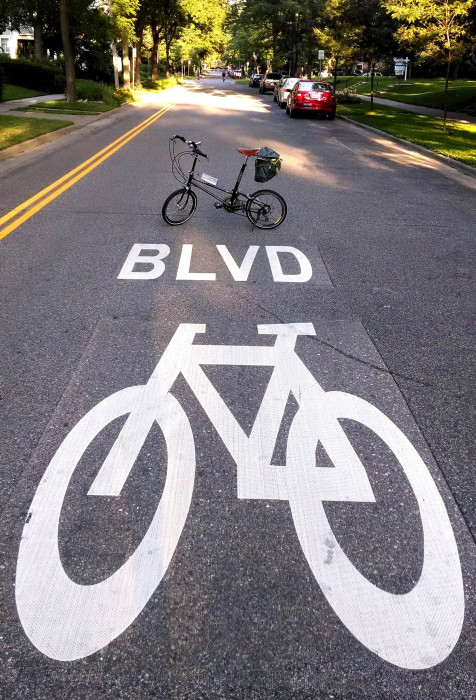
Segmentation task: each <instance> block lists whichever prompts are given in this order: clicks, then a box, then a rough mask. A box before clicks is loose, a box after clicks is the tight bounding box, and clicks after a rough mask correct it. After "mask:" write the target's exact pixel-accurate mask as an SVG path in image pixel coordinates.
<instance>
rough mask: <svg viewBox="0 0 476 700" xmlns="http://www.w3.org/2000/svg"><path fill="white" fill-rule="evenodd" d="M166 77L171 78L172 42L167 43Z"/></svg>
mask: <svg viewBox="0 0 476 700" xmlns="http://www.w3.org/2000/svg"><path fill="white" fill-rule="evenodd" d="M165 77H166V78H170V42H169V41H166V42H165Z"/></svg>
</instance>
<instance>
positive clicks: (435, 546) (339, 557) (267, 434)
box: [16, 246, 464, 669]
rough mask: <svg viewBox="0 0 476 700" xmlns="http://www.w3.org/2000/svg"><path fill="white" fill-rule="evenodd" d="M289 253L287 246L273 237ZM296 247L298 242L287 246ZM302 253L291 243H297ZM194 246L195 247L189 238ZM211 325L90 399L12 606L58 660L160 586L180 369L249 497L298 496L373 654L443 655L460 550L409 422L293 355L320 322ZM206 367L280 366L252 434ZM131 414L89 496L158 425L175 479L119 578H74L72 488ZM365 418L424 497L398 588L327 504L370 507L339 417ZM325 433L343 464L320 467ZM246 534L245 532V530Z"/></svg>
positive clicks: (348, 613)
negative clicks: (222, 336) (117, 423)
mask: <svg viewBox="0 0 476 700" xmlns="http://www.w3.org/2000/svg"><path fill="white" fill-rule="evenodd" d="M270 248H271V250H272V251H274V252H276V250H277V249H278V250H281V249H282V248H283V247H282V246H281V247H280V246H270ZM285 250H286V251H288V248H287V247H286V248H285ZM292 250H295V249H292ZM189 251H190V255H191V246H189ZM205 330H206V327H205V326H204V325H203V324H181V325H180V326H179V327H178V328H177V330H176V332H175V334H174V336H173V338H172V340H171V341H170V343H169V345H168V346H167V348H166V349H165V351H164V353H163V355H162V357H161V359H160V361H159V362H158V364H157V366H156V368H155V370H154V372H153V373H152V375H151V376H150V378H149V380H148V382H147V383H146V384H144V385H140V386H133V387H130V388H126V389H122V390H121V391H118V392H116V393H115V394H113V395H111V396H109V397H108V398H106V399H104V400H103V401H101V403H99V404H98V405H97V406H95V407H94V408H92V409H91V410H90V411H89V412H88V413H87V414H86V415H85V416H84V417H83V418H82V419H81V420H80V421H79V423H78V424H77V425H76V426H75V427H74V428H73V429H72V430H71V432H70V433H69V435H68V436H67V437H66V438H65V440H64V441H63V442H62V444H61V445H60V447H59V449H58V451H57V452H56V454H55V456H54V457H53V459H52V460H51V462H50V464H49V466H48V468H47V470H46V472H45V475H44V476H43V478H42V480H41V482H40V484H39V486H38V489H37V491H36V494H35V496H34V498H33V502H32V504H31V507H30V510H29V515H28V518H27V521H26V523H25V526H24V529H23V536H22V540H21V543H20V550H19V555H18V565H17V576H16V601H17V608H18V613H19V616H20V619H21V622H22V625H23V627H24V630H25V632H26V634H27V635H28V637H29V639H30V640H31V641H32V643H33V644H34V645H35V646H36V647H37V648H38V649H39V650H40V651H42V652H43V653H44V654H46V655H47V656H50V657H52V658H54V659H58V660H73V659H78V658H82V657H84V656H87V655H89V654H92V653H94V652H95V651H98V650H99V649H101V648H102V647H103V646H105V645H106V644H108V643H110V642H111V641H112V640H113V639H114V638H115V637H117V636H118V635H119V634H121V633H122V632H123V631H124V630H126V629H127V627H128V626H129V625H130V624H132V622H133V621H134V620H135V618H136V617H137V616H138V615H139V614H140V612H141V611H142V609H143V608H144V606H145V605H146V604H147V602H148V600H149V598H150V597H151V595H152V594H153V593H154V591H155V589H156V588H157V586H158V585H159V583H160V581H161V580H162V577H163V575H164V573H165V571H166V570H167V567H168V566H169V564H170V561H171V559H172V556H173V553H174V551H175V548H176V547H177V544H178V540H179V538H180V534H181V532H182V529H183V526H184V523H185V520H186V517H187V513H188V510H189V507H190V502H191V497H192V491H193V482H194V474H195V448H194V439H193V433H192V430H191V427H190V423H189V420H188V418H187V416H186V414H185V412H184V410H183V408H182V407H181V405H180V404H179V403H178V401H177V400H176V399H175V398H174V397H173V396H172V395H171V394H170V393H169V392H170V389H171V387H172V385H173V383H174V381H175V379H176V377H177V376H178V375H179V374H182V376H183V377H184V379H185V381H186V382H187V383H188V384H189V386H190V388H191V389H192V391H193V392H194V394H195V395H196V397H197V399H198V401H199V402H200V404H201V406H202V407H203V409H204V411H205V413H206V414H207V416H208V417H209V419H210V421H211V423H212V424H213V425H214V427H215V429H216V431H217V432H218V434H219V435H220V437H221V439H222V440H223V443H224V444H225V446H226V447H227V449H228V450H229V452H230V454H231V456H232V457H233V459H234V460H235V462H236V467H237V495H238V497H239V498H255V499H256V498H260V499H280V500H284V499H289V503H290V507H291V513H292V517H293V521H294V525H295V527H296V532H297V534H298V538H299V542H300V544H301V547H302V549H303V552H304V555H305V556H306V559H307V561H308V563H309V566H310V568H311V570H312V572H313V574H314V577H315V579H316V581H317V583H318V584H319V586H320V587H321V590H322V592H323V594H324V595H325V596H326V598H327V599H328V601H329V603H330V605H331V606H332V608H333V609H334V611H335V613H336V614H337V615H338V617H339V618H340V619H341V621H342V622H343V624H345V625H346V627H347V628H348V629H349V631H350V632H351V633H352V634H353V635H354V636H355V637H356V638H357V639H358V640H359V641H360V642H361V643H362V644H364V645H365V646H366V647H367V648H368V649H370V650H371V651H373V652H374V653H375V654H377V655H378V656H380V657H381V658H383V659H385V660H386V661H388V662H389V663H392V664H394V665H396V666H400V667H402V668H408V669H425V668H429V667H431V666H434V665H435V664H438V663H440V662H441V661H443V660H444V659H445V658H446V657H447V656H448V654H450V653H451V651H452V649H453V648H454V646H455V644H456V643H457V641H458V639H459V636H460V633H461V628H462V624H463V620H464V590H463V580H462V574H461V566H460V561H459V555H458V549H457V545H456V541H455V538H454V534H453V530H452V527H451V523H450V520H449V517H448V514H447V512H446V508H445V505H444V503H443V500H442V498H441V496H440V494H439V492H438V489H437V487H436V485H435V483H434V481H433V479H432V477H431V475H430V472H429V471H428V468H427V467H426V465H425V464H424V462H423V461H422V459H421V457H420V456H419V454H418V452H417V451H416V450H415V448H414V447H413V446H412V444H411V443H410V442H409V440H408V439H407V438H406V436H405V435H404V434H403V433H402V431H401V430H400V429H399V428H398V427H397V426H396V425H395V424H394V423H393V422H392V421H391V420H390V419H389V418H387V417H386V416H385V415H384V414H383V413H382V412H381V411H380V410H378V409H377V408H375V407H374V406H372V405H371V404H370V403H368V402H367V401H365V400H363V399H361V398H359V397H357V396H353V395H351V394H346V393H343V392H338V391H327V392H326V391H324V389H323V388H322V387H321V386H320V384H319V383H318V382H317V381H316V379H315V378H314V376H313V375H312V374H311V373H310V372H309V370H308V369H307V367H306V366H305V365H304V363H303V362H302V360H301V359H300V358H299V356H298V355H297V354H296V352H295V349H294V348H295V343H296V339H297V337H298V336H299V335H315V330H314V327H313V326H312V324H310V323H297V324H292V323H291V324H274V325H260V326H258V332H259V333H260V334H266V335H275V336H276V341H275V344H274V345H271V346H270V345H258V346H244V345H237V346H229V345H205V344H196V345H194V344H193V341H194V337H195V335H196V334H197V333H204V332H205ZM201 365H218V366H221V365H225V366H251V367H253V366H254V367H262V366H269V367H272V368H273V372H272V375H271V378H270V381H269V383H268V386H267V388H266V391H265V394H264V397H263V399H262V402H261V405H260V408H259V411H258V414H257V416H256V419H255V423H254V425H253V428H252V430H251V433H250V435H249V436H248V435H246V433H245V432H244V431H243V429H242V428H241V427H240V425H239V424H238V422H237V421H236V419H235V418H234V416H233V414H232V413H231V411H230V410H229V408H228V407H227V405H226V404H225V402H224V401H223V399H222V397H221V396H220V395H219V393H218V391H217V390H216V389H215V387H214V386H213V384H212V383H211V382H210V380H209V379H208V377H207V375H206V374H205V372H204V371H203V369H202V367H201ZM290 393H292V394H293V396H294V397H295V398H296V400H297V402H298V404H299V409H298V411H297V413H296V415H295V417H294V419H293V422H292V424H291V429H290V432H289V437H288V445H287V456H286V465H283V466H275V465H273V464H271V460H272V456H273V452H274V447H275V443H276V439H277V436H278V432H279V429H280V425H281V421H282V417H283V414H284V410H285V407H286V403H287V400H288V397H289V394H290ZM124 415H127V419H126V421H125V423H124V425H123V427H122V428H121V431H120V433H119V435H118V437H117V439H116V441H115V443H114V445H113V446H112V448H111V450H110V452H109V454H108V456H107V458H106V459H105V461H104V463H103V464H102V466H101V468H100V470H99V472H98V474H97V476H96V478H95V479H94V481H93V483H92V485H91V487H90V489H89V492H88V495H90V496H104V495H109V496H118V495H119V494H120V492H121V489H122V488H123V486H124V484H125V482H126V480H127V477H128V475H129V473H130V470H131V469H132V467H133V466H134V464H135V461H136V459H137V456H138V454H139V452H140V450H141V448H142V446H143V444H144V442H145V440H146V438H147V435H148V433H149V431H150V429H151V427H152V425H153V423H154V421H156V422H157V423H158V425H159V426H160V428H161V429H162V431H163V433H164V436H165V440H166V444H167V453H168V465H167V478H166V483H165V487H164V491H163V494H162V498H161V500H160V503H159V506H158V508H157V511H156V513H155V515H154V517H153V519H152V522H151V525H150V527H149V529H148V530H147V532H146V534H145V536H144V538H143V540H142V542H141V543H140V544H139V546H138V547H137V549H136V550H135V552H134V553H133V554H132V555H131V557H130V558H129V559H128V560H127V561H126V562H125V563H124V564H123V565H122V566H121V567H120V568H119V569H118V570H117V571H116V572H115V573H113V574H112V575H111V576H109V577H108V578H107V579H105V580H104V581H101V582H100V583H97V584H93V585H86V586H83V585H79V584H77V583H75V582H74V581H72V580H71V579H70V578H69V577H68V575H67V574H66V572H65V571H64V568H63V566H62V563H61V559H60V556H59V544H58V530H59V521H60V515H61V511H62V506H63V501H64V498H65V495H66V492H67V489H68V484H69V482H70V479H71V477H72V475H73V472H74V470H75V469H76V467H77V465H78V464H79V463H80V460H81V457H82V456H83V454H84V453H85V451H86V450H87V448H88V447H89V445H90V444H91V442H92V441H93V440H94V439H95V438H96V437H97V436H98V435H99V434H100V433H101V431H102V430H103V429H104V428H105V427H106V426H107V425H108V424H109V423H111V422H112V421H113V420H115V419H116V418H118V417H120V416H124ZM340 419H350V420H353V421H356V422H358V423H361V424H362V425H365V426H366V427H367V428H369V429H370V430H371V431H373V432H374V433H375V434H376V435H378V436H379V437H380V439H381V440H382V441H383V442H384V444H385V445H386V446H387V447H388V448H389V449H390V450H391V451H392V452H393V454H394V455H395V457H396V458H397V460H398V462H399V463H400V466H401V468H402V469H403V472H404V473H405V475H406V477H407V479H408V483H409V484H410V486H411V488H412V490H413V493H414V496H415V498H416V501H417V503H418V507H419V512H420V517H421V525H422V531H423V542H424V559H423V566H422V571H421V575H420V577H419V580H418V581H417V583H416V584H415V586H414V587H413V589H412V590H411V591H409V592H407V593H404V594H401V595H395V594H392V593H388V592H387V591H384V590H382V589H380V588H378V587H377V586H375V585H374V584H372V583H371V582H370V581H368V580H367V579H366V578H365V577H364V576H362V574H361V573H360V572H359V571H358V569H357V568H356V567H355V566H354V565H353V564H352V562H351V561H350V560H349V559H348V557H347V556H346V555H345V553H344V551H343V550H342V549H341V547H340V545H339V542H338V541H337V539H336V537H335V535H334V533H333V531H332V529H331V526H330V524H329V522H328V520H327V516H326V513H325V509H324V507H323V500H325V501H332V500H334V501H355V502H373V501H374V500H375V496H374V494H373V491H372V487H371V485H370V482H369V479H368V476H367V473H366V470H365V467H364V465H363V464H362V462H361V461H360V458H359V457H358V455H357V453H356V452H355V450H354V448H353V447H352V445H351V443H350V441H349V439H348V438H347V436H346V434H345V432H344V430H343V428H342V426H341V424H340V422H339V420H340ZM318 442H321V444H322V446H323V448H324V449H325V450H326V452H327V454H328V456H329V458H330V460H331V461H332V463H333V465H334V468H331V469H330V468H323V467H320V466H319V465H317V464H316V447H317V444H318ZM247 534H249V533H248V532H247V533H244V536H246V535H247Z"/></svg>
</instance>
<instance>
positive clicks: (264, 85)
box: [259, 73, 283, 95]
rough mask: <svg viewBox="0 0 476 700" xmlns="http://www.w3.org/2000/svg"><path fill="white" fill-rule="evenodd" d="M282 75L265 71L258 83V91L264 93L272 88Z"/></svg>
mask: <svg viewBox="0 0 476 700" xmlns="http://www.w3.org/2000/svg"><path fill="white" fill-rule="evenodd" d="M282 77H283V74H282V73H266V75H265V76H264V77H263V78H262V80H261V82H260V84H259V91H260V93H261V94H262V95H264V94H265V93H266V92H268V90H274V86H275V85H276V83H278V82H279V81H280V80H281V78H282Z"/></svg>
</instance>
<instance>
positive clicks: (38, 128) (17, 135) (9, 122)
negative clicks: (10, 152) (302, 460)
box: [0, 115, 73, 151]
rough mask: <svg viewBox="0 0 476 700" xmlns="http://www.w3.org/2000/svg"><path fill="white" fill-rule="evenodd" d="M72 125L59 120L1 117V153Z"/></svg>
mask: <svg viewBox="0 0 476 700" xmlns="http://www.w3.org/2000/svg"><path fill="white" fill-rule="evenodd" d="M72 123H73V122H68V121H59V119H28V117H8V116H4V115H0V151H2V150H3V149H4V148H8V147H9V146H14V145H15V144H17V143H22V142H23V141H28V140H29V139H34V138H36V137H37V136H41V135H42V134H48V133H49V132H50V131H57V130H58V129H63V128H64V127H65V126H70V124H72Z"/></svg>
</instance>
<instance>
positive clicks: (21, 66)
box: [0, 57, 66, 93]
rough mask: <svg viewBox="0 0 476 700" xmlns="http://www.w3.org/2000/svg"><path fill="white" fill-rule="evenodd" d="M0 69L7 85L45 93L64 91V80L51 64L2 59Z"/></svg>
mask: <svg viewBox="0 0 476 700" xmlns="http://www.w3.org/2000/svg"><path fill="white" fill-rule="evenodd" d="M0 67H1V68H2V69H3V74H4V80H5V82H6V83H8V84H9V85H18V86H19V87H25V88H30V89H31V90H38V92H46V93H48V92H49V93H56V92H64V90H65V86H66V78H65V77H64V75H63V74H62V73H61V71H60V69H59V68H58V67H57V66H56V65H54V64H52V63H47V62H46V61H42V62H39V61H28V60H26V59H23V58H7V57H2V58H1V59H0Z"/></svg>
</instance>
